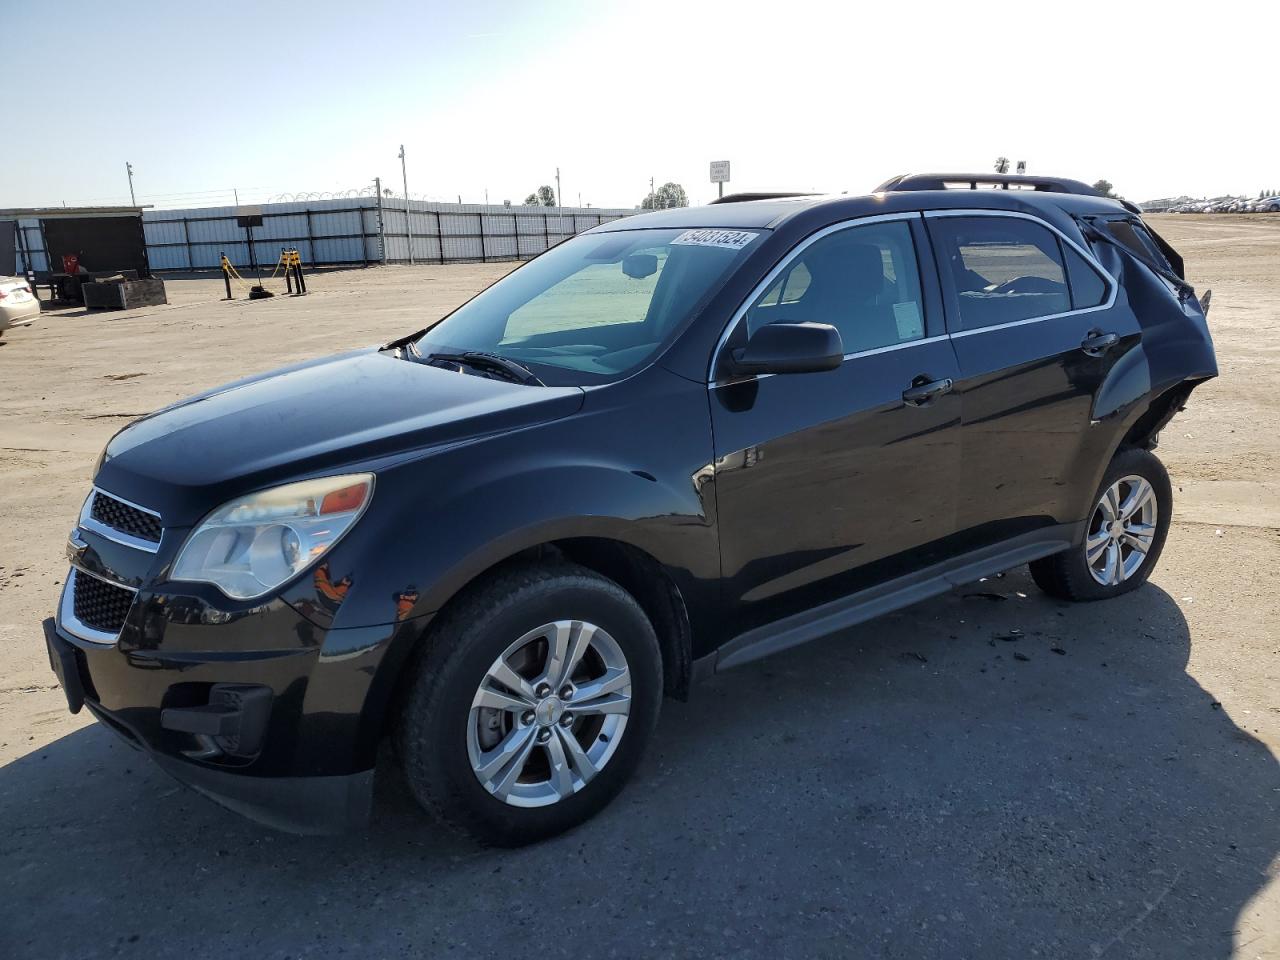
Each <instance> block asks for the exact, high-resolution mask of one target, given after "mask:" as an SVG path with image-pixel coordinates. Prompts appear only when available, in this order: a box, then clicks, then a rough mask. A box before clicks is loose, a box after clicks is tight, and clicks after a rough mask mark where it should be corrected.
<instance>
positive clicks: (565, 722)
mask: <svg viewBox="0 0 1280 960" xmlns="http://www.w3.org/2000/svg"><path fill="white" fill-rule="evenodd" d="M560 726H562V727H572V726H573V714H572V713H566V714H565V715H564V716H563V717H561V718H560Z"/></svg>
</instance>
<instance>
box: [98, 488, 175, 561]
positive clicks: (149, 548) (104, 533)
mask: <svg viewBox="0 0 1280 960" xmlns="http://www.w3.org/2000/svg"><path fill="white" fill-rule="evenodd" d="M99 496H103V497H107V498H108V499H111V500H116V501H118V502H120V503H123V504H124V505H125V506H127V507H132V508H133V509H134V510H138V511H140V512H142V513H145V514H147V515H148V516H152V517H155V518H156V522H157V524H160V536H161V539H163V537H164V526H163V524H162V523H161V517H160V514H158V513H156V511H154V510H151V509H148V508H147V507H144V506H142V504H140V503H134V502H133V501H131V500H126V499H125V498H124V497H119V496H116V495H115V494H114V493H108V492H107V491H106V490H103V489H102V488H100V487H96V486H95V487H93V488H92V489H91V490H90V491H89V496H88V497H87V498H85V501H84V506H83V507H81V508H80V520H79V524H80V527H81V529H84V530H88V531H90V532H91V533H96V534H97V535H98V536H100V537H104V538H106V539H107V540H110V541H112V542H113V543H118V544H121V545H122V546H126V547H132V548H133V549H134V550H142V551H144V552H146V553H155V552H157V551H158V550H159V549H160V541H158V540H144V539H143V538H142V537H135V536H134V535H133V534H131V533H126V532H125V531H124V530H117V529H116V528H115V527H109V526H107V525H106V524H105V523H103V522H102V521H101V520H96V519H94V517H93V502H94V500H95V499H97V498H98V497H99Z"/></svg>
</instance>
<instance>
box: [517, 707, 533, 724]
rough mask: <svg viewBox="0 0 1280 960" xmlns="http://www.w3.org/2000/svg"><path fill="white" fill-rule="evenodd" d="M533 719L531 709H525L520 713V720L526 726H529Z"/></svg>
mask: <svg viewBox="0 0 1280 960" xmlns="http://www.w3.org/2000/svg"><path fill="white" fill-rule="evenodd" d="M533 720H534V716H533V711H532V710H526V711H525V712H524V713H522V714H521V715H520V722H521V723H523V724H524V725H525V726H526V727H527V726H529V725H530V724H531V723H533Z"/></svg>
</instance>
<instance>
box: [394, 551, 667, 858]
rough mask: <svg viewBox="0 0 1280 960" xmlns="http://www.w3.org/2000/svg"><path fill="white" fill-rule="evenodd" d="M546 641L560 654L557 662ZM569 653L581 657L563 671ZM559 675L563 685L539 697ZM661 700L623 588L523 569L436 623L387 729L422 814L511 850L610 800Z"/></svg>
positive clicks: (657, 670) (553, 570)
mask: <svg viewBox="0 0 1280 960" xmlns="http://www.w3.org/2000/svg"><path fill="white" fill-rule="evenodd" d="M544 628H552V629H549V630H548V629H544ZM557 638H559V640H560V643H559V644H556V646H555V647H554V648H553V644H555V643H556V639H557ZM553 649H562V650H567V651H569V654H568V655H567V656H565V657H564V658H563V660H562V661H555V660H553V659H552V658H551V655H552V652H553ZM579 651H585V652H579ZM574 652H579V656H580V659H579V661H578V666H577V667H576V668H575V670H573V671H571V672H569V673H565V672H564V671H563V669H562V667H561V665H560V664H562V663H563V662H568V661H570V660H572V657H573V653H574ZM500 664H501V665H502V666H500ZM502 667H506V668H510V670H511V671H512V672H510V673H507V672H505V671H503V670H502ZM496 672H500V673H501V675H502V677H503V678H504V679H505V680H506V681H507V683H506V684H503V683H500V682H498V681H497V680H495V679H494V678H495V673H496ZM556 677H560V678H561V679H562V680H563V684H564V685H563V686H561V687H560V689H559V690H550V692H549V693H548V692H547V691H548V690H549V689H550V685H549V684H548V683H547V682H546V681H547V680H548V679H550V680H552V682H555V678H556ZM623 679H626V680H627V681H628V683H627V685H626V686H621V685H620V684H621V682H622V680H623ZM522 690H523V692H521V691H522ZM602 690H603V691H605V692H604V693H603V694H601V693H600V691H602ZM596 694H599V695H596ZM575 696H576V698H577V699H576V700H575V699H574V697H575ZM628 696H629V699H628ZM482 700H483V702H484V704H489V703H500V702H501V703H510V704H512V706H506V705H504V706H502V707H493V706H487V705H484V704H481V701H482ZM661 700H662V655H661V652H660V650H659V647H658V640H657V637H656V636H655V634H654V631H653V626H652V625H651V624H650V622H649V620H648V618H647V617H646V616H645V614H644V611H643V610H642V609H641V608H640V605H639V604H638V603H636V601H635V599H634V598H633V597H632V596H631V595H630V594H628V593H627V592H626V591H625V590H623V589H622V588H621V587H619V586H618V585H617V584H616V583H614V582H613V581H611V580H608V579H606V578H604V577H602V576H600V575H598V574H596V573H594V572H593V571H590V570H587V569H586V568H584V567H579V566H577V565H572V564H567V563H560V564H555V565H551V566H537V567H533V566H522V567H517V568H513V569H508V570H506V571H503V572H501V573H498V574H497V575H495V576H494V577H493V578H492V579H491V580H489V581H488V582H486V583H483V584H481V585H480V586H479V587H478V588H475V589H471V590H470V592H469V593H468V594H467V595H465V596H464V597H462V598H460V599H459V601H458V602H457V603H456V604H454V605H453V606H452V607H451V608H449V609H448V610H446V612H445V613H444V614H443V615H442V616H441V618H440V620H439V621H438V622H437V623H436V624H434V625H433V627H432V629H431V634H430V636H429V637H428V638H427V646H426V648H425V651H424V653H423V655H422V656H421V657H420V658H419V660H418V663H417V667H416V673H415V675H414V677H413V678H412V680H411V688H410V689H409V692H408V694H407V696H406V697H405V700H404V702H403V706H402V708H401V710H400V713H399V716H398V717H397V722H396V726H395V731H394V735H395V739H396V747H397V753H398V754H399V757H400V762H401V765H402V767H403V769H404V775H405V781H406V783H407V784H408V787H409V790H410V792H411V793H412V794H413V796H414V798H415V799H416V800H417V801H418V803H419V804H420V805H421V806H422V807H423V809H424V810H426V811H427V813H428V814H430V815H431V816H433V817H434V818H435V819H437V820H438V821H440V822H442V823H444V824H446V825H448V826H450V827H452V828H454V829H457V830H460V831H462V832H465V833H469V834H471V835H472V836H473V837H475V838H476V839H478V840H480V841H481V842H482V843H487V844H493V845H497V846H520V845H522V844H526V843H531V842H533V841H536V840H540V839H543V838H545V837H550V836H554V835H555V834H558V833H562V832H563V831H565V830H568V829H570V828H572V827H574V826H577V825H578V824H580V823H582V822H584V821H585V820H588V819H589V818H590V817H592V816H594V815H595V814H596V813H597V812H599V811H600V810H601V809H603V808H604V807H605V806H606V805H607V804H608V803H609V801H610V800H612V799H613V798H614V796H616V795H617V793H618V791H619V790H621V789H622V787H623V785H624V784H625V783H626V781H627V780H628V778H630V776H631V774H632V773H633V772H634V771H635V768H636V766H637V765H638V764H639V762H640V759H641V757H642V756H643V755H644V751H645V748H646V747H647V746H648V743H649V740H650V739H651V738H652V736H653V730H654V727H655V725H656V724H657V720H658V710H659V707H660V704H661ZM623 701H626V703H625V704H624V703H623ZM623 706H625V709H626V712H625V714H623V713H622V709H623ZM575 709H577V710H579V711H580V712H579V713H576V714H575V713H574V712H573V711H574V710H575ZM606 711H607V712H606ZM619 717H621V719H619ZM544 736H545V738H546V739H545V741H543V740H542V738H543V737H544ZM530 738H532V739H530ZM570 738H572V742H571V741H570ZM575 743H576V744H577V750H578V751H580V753H579V752H575V751H574V749H573V744H575ZM507 756H509V757H513V758H514V759H513V760H512V761H511V762H510V763H504V762H503V758H504V757H507ZM557 758H558V760H559V764H558V765H557ZM584 761H585V762H584ZM516 764H519V767H517V766H516ZM495 765H497V767H496V771H495V772H492V773H488V772H487V771H489V770H490V768H491V767H494V766H495ZM513 770H516V771H517V772H516V773H515V774H514V775H512V771H513ZM482 771H485V772H483V773H482ZM544 774H545V782H542V780H541V779H540V778H542V777H543V775H544ZM485 775H487V776H489V779H488V780H486V781H485V782H482V779H481V778H482V776H485ZM513 776H514V779H513ZM504 792H505V793H504Z"/></svg>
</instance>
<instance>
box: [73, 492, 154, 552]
mask: <svg viewBox="0 0 1280 960" xmlns="http://www.w3.org/2000/svg"><path fill="white" fill-rule="evenodd" d="M89 516H91V517H93V519H94V520H97V521H98V522H99V523H101V524H102V525H104V526H107V527H111V528H112V529H115V530H119V531H120V532H121V533H127V534H129V536H131V537H137V538H138V539H139V540H146V541H148V542H149V543H159V542H160V518H159V517H157V516H156V515H155V514H152V513H147V512H146V511H145V510H139V509H138V508H137V507H134V506H130V505H129V504H127V503H125V502H124V501H122V500H117V499H116V498H115V497H113V496H111V495H110V494H106V493H103V492H102V491H101V490H98V491H95V492H94V494H93V506H92V507H90V509H89Z"/></svg>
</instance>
